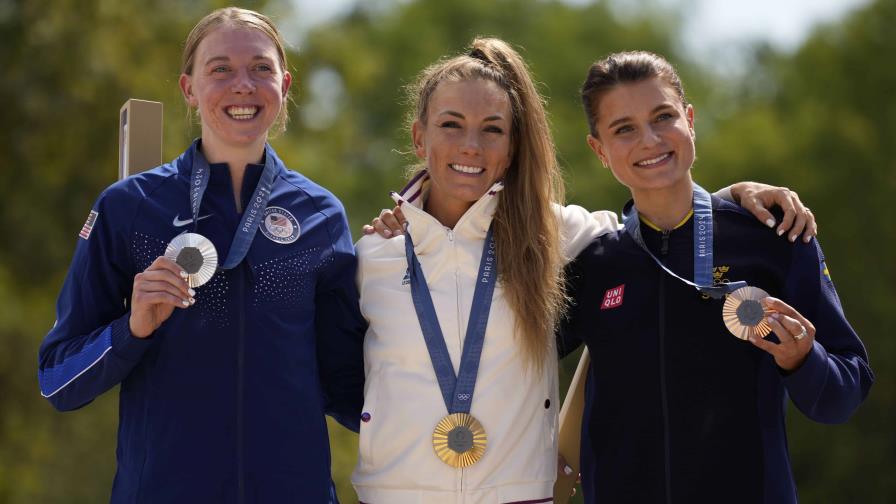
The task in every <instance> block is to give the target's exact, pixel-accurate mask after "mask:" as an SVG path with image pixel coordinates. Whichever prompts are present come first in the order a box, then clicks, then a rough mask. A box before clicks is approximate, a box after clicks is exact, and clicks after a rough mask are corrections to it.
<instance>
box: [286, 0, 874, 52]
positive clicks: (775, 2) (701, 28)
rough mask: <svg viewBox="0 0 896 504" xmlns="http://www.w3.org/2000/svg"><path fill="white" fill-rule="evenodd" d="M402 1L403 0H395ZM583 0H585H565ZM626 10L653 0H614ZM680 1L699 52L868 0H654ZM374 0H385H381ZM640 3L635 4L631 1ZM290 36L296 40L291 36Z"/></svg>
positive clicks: (802, 24)
mask: <svg viewBox="0 0 896 504" xmlns="http://www.w3.org/2000/svg"><path fill="white" fill-rule="evenodd" d="M292 1H293V3H294V4H295V5H296V6H297V9H298V13H299V18H300V20H299V21H298V23H297V26H296V27H297V28H298V29H299V30H300V31H304V30H307V29H308V27H309V26H313V25H314V24H317V23H320V22H322V21H326V20H329V19H331V18H333V17H335V16H339V15H340V14H344V13H345V12H347V11H348V10H349V9H350V8H351V6H352V5H354V4H355V3H356V2H357V1H358V0H323V1H322V0H292ZM361 1H363V0H361ZM399 1H401V0H399ZM567 1H570V2H571V3H582V2H586V1H588V0H567ZM613 1H614V3H615V4H616V5H617V7H618V9H619V10H621V11H625V10H627V9H630V7H627V6H631V5H633V4H634V5H640V6H643V5H644V4H645V3H648V4H649V3H650V1H651V0H635V1H632V0H613ZM653 1H655V2H658V3H660V4H663V5H671V6H674V5H678V6H679V7H680V8H681V9H682V10H683V11H684V12H685V13H688V16H687V18H688V22H687V23H686V26H685V28H684V33H683V37H684V42H685V44H686V47H687V48H688V49H689V50H692V51H694V54H695V56H697V57H698V58H705V57H709V56H711V55H718V52H719V51H721V52H722V53H730V52H732V51H736V50H737V49H738V48H739V47H742V46H744V45H745V44H747V43H749V42H750V41H755V40H766V41H769V42H770V43H771V44H772V45H774V46H775V47H777V48H779V49H784V50H790V49H793V48H795V47H797V46H798V45H799V44H800V43H801V42H802V41H803V40H804V39H805V38H806V37H807V36H808V34H809V33H810V32H811V29H812V27H813V26H815V25H816V24H818V23H825V22H830V21H835V20H837V19H839V18H840V17H842V16H843V15H844V14H846V13H848V12H850V11H852V10H854V9H855V8H857V7H860V6H863V5H866V4H868V3H869V1H870V0H653ZM376 3H378V4H384V3H388V2H384V1H382V0H378V1H377V2H376ZM635 8H638V7H635ZM290 38H291V39H292V40H294V41H295V40H296V39H295V38H293V37H290Z"/></svg>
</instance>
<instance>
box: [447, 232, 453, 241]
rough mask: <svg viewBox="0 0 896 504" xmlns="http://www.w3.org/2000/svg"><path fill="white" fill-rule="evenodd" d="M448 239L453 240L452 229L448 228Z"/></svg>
mask: <svg viewBox="0 0 896 504" xmlns="http://www.w3.org/2000/svg"><path fill="white" fill-rule="evenodd" d="M448 241H450V242H453V241H454V230H453V229H449V230H448Z"/></svg>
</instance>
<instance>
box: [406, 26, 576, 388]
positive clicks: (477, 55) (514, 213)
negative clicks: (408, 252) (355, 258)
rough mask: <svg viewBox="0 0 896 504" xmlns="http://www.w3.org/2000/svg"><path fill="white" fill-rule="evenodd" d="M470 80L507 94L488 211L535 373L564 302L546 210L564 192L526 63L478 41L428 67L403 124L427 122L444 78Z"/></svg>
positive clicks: (503, 47)
mask: <svg viewBox="0 0 896 504" xmlns="http://www.w3.org/2000/svg"><path fill="white" fill-rule="evenodd" d="M476 79H483V80H488V81H492V82H494V83H496V84H498V86H500V87H501V88H502V89H503V90H504V91H506V92H507V96H508V97H509V98H510V108H511V112H512V116H513V117H512V126H511V132H510V145H511V147H510V148H511V163H510V167H509V168H508V170H507V173H506V174H505V176H504V190H503V191H501V193H499V194H500V196H499V201H498V208H497V210H496V211H495V215H494V236H495V245H496V248H497V255H498V273H499V278H500V280H501V281H502V285H503V287H504V295H505V296H506V297H507V300H508V303H509V304H510V307H511V308H512V309H513V311H514V313H515V314H516V334H518V335H519V336H520V339H521V343H522V349H523V353H524V355H525V356H526V357H527V358H528V359H529V361H530V363H531V364H532V365H533V366H534V368H535V369H536V370H538V371H540V370H541V369H542V367H543V365H544V362H545V359H546V358H548V357H549V352H552V351H553V348H554V347H553V343H552V342H553V337H554V336H553V335H554V326H555V324H556V322H557V320H558V317H559V316H560V315H561V314H562V312H563V309H564V307H565V301H566V297H565V294H564V291H563V287H562V285H563V284H562V279H561V275H562V260H561V253H560V238H559V223H558V221H557V216H556V214H555V213H554V211H553V210H552V208H551V204H552V203H560V202H562V201H563V197H564V195H563V181H562V178H561V175H560V170H559V167H558V165H557V159H556V157H555V154H554V141H553V139H552V137H551V132H550V128H549V125H548V120H547V116H546V114H545V110H544V102H543V99H542V97H541V95H539V93H538V90H537V89H536V88H535V84H534V83H533V82H532V77H531V75H530V74H529V69H528V67H527V66H526V64H525V62H524V61H523V59H522V58H521V57H520V55H519V54H518V53H517V52H516V51H515V50H514V49H513V48H512V47H511V46H510V45H509V44H507V43H506V42H504V41H502V40H498V39H494V38H477V39H475V40H473V43H472V45H471V47H470V50H469V51H468V52H467V53H466V54H462V55H459V56H455V57H453V58H450V59H446V60H442V61H440V62H438V63H436V64H434V65H432V66H430V67H429V68H427V69H425V70H424V71H423V72H422V73H421V74H420V75H419V76H418V78H417V79H416V82H414V83H413V84H412V85H411V86H410V87H409V88H408V89H409V97H410V100H411V102H412V103H414V104H415V107H414V109H413V111H412V113H411V115H410V116H409V118H408V119H409V121H408V123H409V125H410V124H412V123H413V122H414V121H415V120H419V121H420V123H421V124H423V125H426V120H427V114H428V113H429V102H430V99H431V98H432V95H433V93H434V92H435V90H436V89H437V88H438V86H439V84H441V83H442V82H458V81H469V80H476ZM418 168H420V167H418ZM550 358H554V357H553V355H550Z"/></svg>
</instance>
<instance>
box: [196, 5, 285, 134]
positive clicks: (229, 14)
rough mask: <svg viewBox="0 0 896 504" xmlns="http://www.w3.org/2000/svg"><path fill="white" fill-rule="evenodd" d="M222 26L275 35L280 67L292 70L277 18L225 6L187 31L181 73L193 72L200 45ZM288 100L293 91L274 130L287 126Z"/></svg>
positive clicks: (282, 129) (277, 130)
mask: <svg viewBox="0 0 896 504" xmlns="http://www.w3.org/2000/svg"><path fill="white" fill-rule="evenodd" d="M219 26H236V27H240V28H249V29H253V30H258V31H260V32H262V33H264V34H265V35H267V37H268V38H269V39H271V42H273V43H274V47H275V48H276V49H277V59H278V60H279V63H280V71H281V72H283V73H285V72H286V71H287V70H288V68H287V66H286V50H285V49H284V44H283V37H282V36H280V32H279V31H278V30H277V26H276V25H274V22H273V21H271V19H270V18H269V17H267V16H265V15H264V14H261V13H258V12H255V11H252V10H248V9H240V8H239V7H225V8H223V9H217V10H215V11H212V12H210V13H209V14H207V15H206V16H205V17H204V18H202V19H200V20H199V22H198V23H196V26H194V27H193V29H192V30H190V34H189V35H187V40H186V41H185V42H184V52H183V55H182V60H181V67H180V71H181V73H183V74H186V75H193V62H194V61H193V60H194V58H195V57H196V50H197V49H198V48H199V44H200V43H201V42H202V40H203V39H205V37H207V36H208V34H209V33H211V32H212V31H213V30H215V29H216V28H218V27H219ZM287 93H288V92H287ZM288 103H289V95H288V94H287V96H285V97H284V100H283V106H282V107H281V108H280V113H279V114H278V115H277V120H276V121H274V125H273V126H272V127H271V132H272V133H275V134H276V133H282V132H283V131H284V130H285V129H286V121H287V120H288V119H289V113H288V110H287V109H288V106H287V104H288Z"/></svg>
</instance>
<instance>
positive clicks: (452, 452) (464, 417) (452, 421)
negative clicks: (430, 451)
mask: <svg viewBox="0 0 896 504" xmlns="http://www.w3.org/2000/svg"><path fill="white" fill-rule="evenodd" d="M487 443H488V439H487V438H486V436H485V429H484V428H483V427H482V424H481V423H479V420H476V419H475V418H474V417H473V415H470V414H467V413H452V414H450V415H448V416H446V417H445V418H443V419H442V420H440V421H439V424H438V425H436V428H435V430H433V432H432V447H433V448H434V449H435V450H436V455H438V457H439V458H440V459H442V462H444V463H446V464H448V465H450V466H451V467H469V466H471V465H473V464H475V463H476V462H479V459H481V458H482V455H483V454H484V453H485V447H486V444H487Z"/></svg>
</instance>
